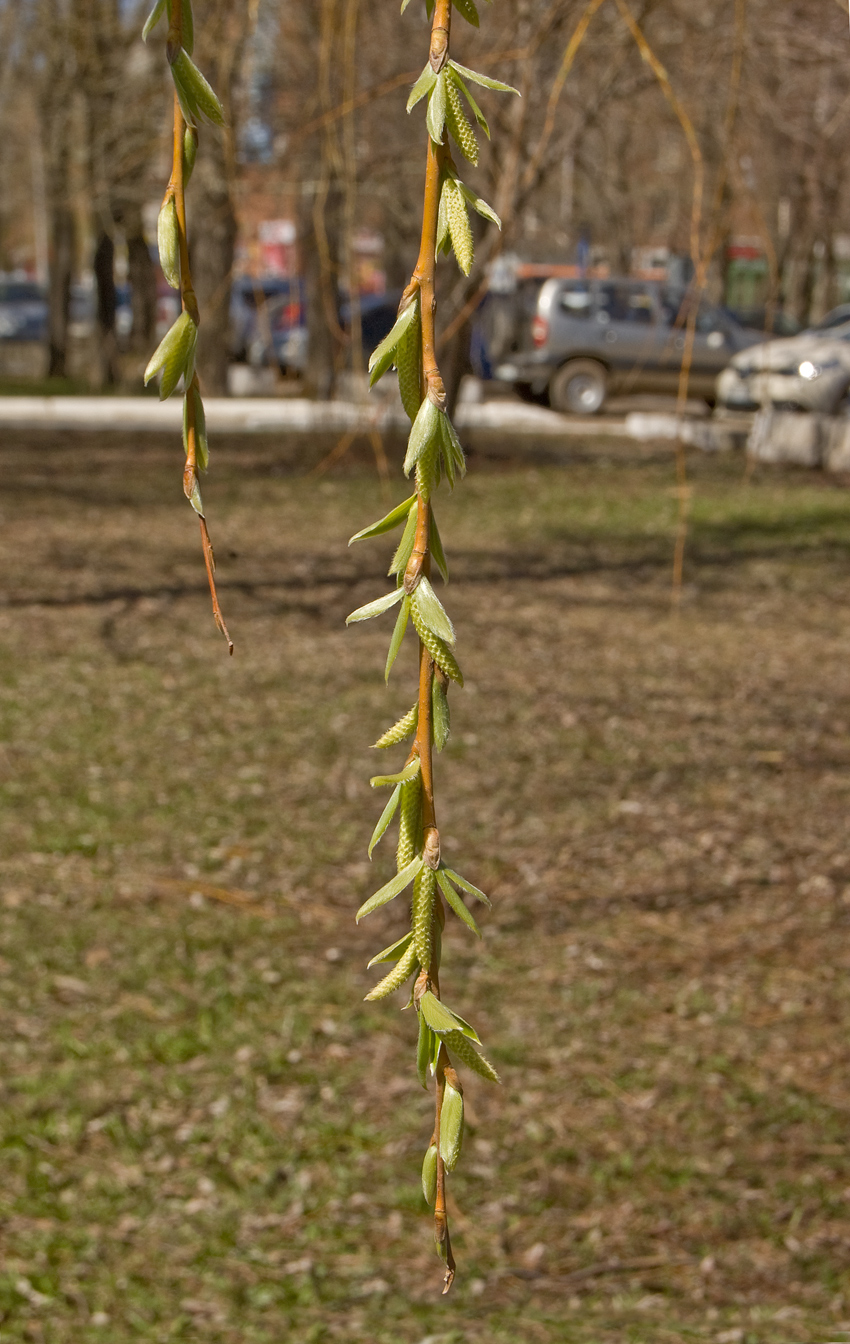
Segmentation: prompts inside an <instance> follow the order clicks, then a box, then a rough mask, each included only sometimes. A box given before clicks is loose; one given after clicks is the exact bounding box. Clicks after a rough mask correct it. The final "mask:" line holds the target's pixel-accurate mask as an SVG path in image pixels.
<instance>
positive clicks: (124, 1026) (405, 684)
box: [0, 437, 850, 1344]
mask: <svg viewBox="0 0 850 1344" xmlns="http://www.w3.org/2000/svg"><path fill="white" fill-rule="evenodd" d="M131 447H132V448H133V455H132V456H131V454H130V452H129V451H128V450H129V449H130V448H131ZM327 447H328V445H319V444H314V443H296V444H293V443H283V444H273V443H269V444H263V443H262V442H258V441H254V442H253V443H242V444H233V445H224V446H217V447H216V448H214V451H215V454H216V455H215V458H214V469H213V473H212V475H211V477H210V479H209V482H208V484H207V485H206V488H205V491H204V495H205V500H206V501H207V503H208V507H209V510H210V524H211V529H212V533H213V540H214V542H215V543H216V545H217V550H218V554H219V558H220V570H219V576H220V579H221V582H222V597H223V601H224V602H225V604H226V615H227V618H228V621H229V624H230V628H231V633H232V634H233V635H234V638H235V639H236V642H237V652H236V657H235V658H234V659H233V660H228V659H227V657H226V654H225V649H224V646H223V643H222V642H221V640H220V637H219V636H218V635H217V633H216V631H215V629H214V628H213V626H212V621H211V619H210V617H209V614H208V610H207V597H206V593H205V586H206V585H205V580H204V575H203V572H202V567H201V561H200V556H199V554H198V551H197V546H196V540H197V538H196V530H195V528H194V527H193V520H192V517H191V514H190V512H189V510H188V509H187V508H186V506H185V505H184V504H183V503H182V501H181V499H180V497H179V479H178V478H179V470H180V454H179V448H178V447H175V446H173V445H168V446H167V447H166V446H164V445H160V444H158V443H155V442H142V443H139V444H133V445H130V444H129V443H127V444H121V443H119V444H118V445H117V446H110V447H106V446H105V445H101V446H97V445H94V446H92V445H87V444H85V443H82V442H80V441H77V440H73V439H70V438H67V437H66V438H63V439H60V440H58V441H50V442H46V441H42V440H39V439H37V438H30V439H28V440H26V441H19V442H16V443H13V444H11V445H8V446H7V448H6V450H5V452H4V453H3V467H2V469H3V478H4V504H3V512H4V515H5V518H4V531H3V535H2V539H0V547H2V563H3V571H4V578H5V589H6V593H7V598H8V601H7V605H6V606H5V607H4V608H2V609H0V644H1V645H2V677H1V678H0V722H2V728H3V731H2V744H3V745H2V755H0V763H2V769H3V774H2V788H3V795H4V807H5V811H4V821H3V841H2V852H0V893H2V895H0V936H2V945H1V946H0V954H2V958H3V960H2V962H0V1034H2V1038H3V1039H4V1040H5V1041H6V1042H7V1047H6V1051H5V1052H4V1063H5V1067H4V1071H3V1090H2V1101H1V1102H0V1105H2V1111H1V1112H0V1113H2V1124H3V1142H4V1146H3V1148H2V1149H0V1153H2V1162H3V1176H2V1182H0V1248H2V1250H1V1251H0V1260H2V1266H1V1267H0V1322H2V1323H0V1340H9V1341H12V1340H25V1339H26V1340H38V1341H41V1340H43V1341H45V1344H48V1342H49V1344H54V1342H55V1344H71V1341H73V1344H80V1342H81V1341H82V1340H85V1341H86V1342H87V1344H88V1341H89V1340H91V1339H97V1338H103V1339H109V1341H110V1342H111V1341H116V1342H118V1341H124V1340H131V1339H133V1340H136V1339H142V1340H145V1341H166V1340H167V1341H171V1340H196V1339H200V1338H203V1339H204V1340H211V1341H223V1342H224V1341H226V1342H227V1344H255V1342H258V1341H269V1342H270V1341H276V1342H277V1341H280V1340H283V1339H287V1340H288V1339H292V1340H299V1341H300V1340H316V1341H318V1340H332V1339H342V1340H346V1341H356V1342H358V1344H359V1341H364V1344H365V1341H367V1340H368V1341H380V1342H381V1344H397V1342H399V1344H401V1342H402V1341H403V1344H419V1341H420V1340H422V1339H423V1338H424V1337H426V1336H436V1337H437V1338H438V1339H439V1340H440V1341H442V1344H451V1342H454V1344H460V1342H461V1341H463V1342H465V1341H481V1342H482V1344H490V1341H499V1342H502V1341H504V1342H505V1344H507V1341H518V1340H522V1341H526V1340H529V1341H536V1340H541V1341H561V1340H567V1341H575V1344H602V1342H603V1341H604V1342H605V1344H608V1342H609V1341H610V1344H614V1342H615V1341H616V1344H621V1342H622V1341H646V1344H650V1342H651V1344H656V1341H659V1342H666V1341H668V1340H669V1341H678V1340H685V1339H699V1340H721V1341H723V1340H725V1341H729V1342H730V1344H731V1341H735V1340H740V1341H749V1342H750V1344H803V1341H814V1340H821V1341H826V1340H838V1339H843V1338H847V1337H848V1335H850V1325H848V1324H847V1323H848V1321H850V1301H848V1300H847V1298H846V1297H845V1293H846V1292H847V1291H848V1284H847V1270H846V1266H847V1253H848V1245H849V1244H850V1234H848V1230H847V1229H848V1222H847V1201H848V1199H850V1164H848V1150H847V1142H846V1134H847V1119H848V1110H850V1087H848V1082H847V1062H848V1053H849V1052H848V1044H847V1041H848V1016H850V1011H849V1010H850V1002H848V989H847V983H848V982H847V976H846V971H847V969H848V967H850V945H849V943H850V847H849V846H848V843H847V839H846V813H847V803H848V791H850V773H848V763H850V704H848V692H849V691H850V687H849V686H848V672H847V669H848V666H850V622H848V617H847V606H846V599H847V581H846V574H847V558H848V551H850V526H848V523H847V521H846V514H847V505H846V502H845V498H844V495H843V493H842V492H841V491H840V490H839V489H837V488H836V487H834V486H832V485H830V484H828V483H826V482H825V481H822V480H820V479H819V478H816V477H803V476H800V475H787V476H779V475H771V476H765V477H763V478H760V479H758V478H757V479H756V480H755V481H754V482H752V483H751V484H750V485H748V486H744V485H742V483H741V469H740V463H737V462H733V461H731V460H725V459H724V460H721V459H715V460H701V461H700V462H699V463H698V464H697V476H698V479H697V505H696V510H695V526H694V543H693V552H692V556H691V562H690V580H691V586H690V588H689V590H688V602H687V604H686V607H685V609H684V611H683V612H682V615H681V616H680V617H679V619H677V620H675V619H672V618H671V617H670V615H669V613H668V604H667V601H668V587H669V558H670V535H671V523H672V519H673V501H672V500H671V498H670V496H669V495H668V494H667V493H665V491H666V488H667V486H668V485H669V468H670V463H669V458H668V457H665V456H664V454H663V453H661V452H659V453H657V454H656V453H655V452H654V450H652V449H649V450H647V451H645V452H643V453H638V452H636V451H635V452H633V453H627V452H624V451H623V450H618V449H615V448H613V447H609V448H604V447H603V448H602V449H598V450H594V451H593V452H588V453H587V454H586V455H579V456H578V457H575V458H574V460H573V461H572V462H571V463H569V464H567V465H565V466H560V467H553V466H548V467H545V466H537V467H534V468H528V467H527V466H525V467H522V466H518V465H516V464H514V465H513V466H511V465H505V464H504V463H503V464H502V465H499V466H492V465H491V466H488V465H487V464H486V463H480V462H479V463H477V464H476V463H474V464H473V470H472V471H471V473H470V477H469V478H468V481H467V482H466V483H465V485H464V487H463V489H462V490H461V491H459V492H458V495H457V498H456V499H454V500H452V501H451V502H449V503H446V504H445V505H444V506H443V508H442V510H441V514H440V517H441V523H442V531H443V535H444V539H445V541H446V545H447V549H448V551H449V558H450V560H451V559H452V558H453V557H454V559H455V564H454V574H453V582H452V585H451V587H450V588H449V590H448V593H447V595H446V598H447V602H448V605H449V609H450V611H451V614H452V616H453V617H454V618H455V621H456V624H457V626H458V629H459V633H460V656H461V661H462V664H463V667H464V671H465V673H466V675H467V679H468V685H467V689H466V691H465V692H464V693H462V694H460V695H456V696H455V697H454V700H453V711H454V728H455V733H454V737H453V740H452V742H451V744H450V746H449V747H448V748H447V750H446V752H445V753H444V755H443V757H441V758H440V762H439V780H438V787H439V808H440V815H441V820H442V827H443V831H444V834H445V835H446V837H447V839H446V848H447V851H448V853H449V855H450V856H451V857H453V858H454V859H456V861H457V863H458V865H460V866H462V869H463V871H465V872H467V873H468V874H469V875H470V877H472V878H473V880H478V881H480V883H481V885H482V886H483V887H484V888H485V889H486V890H488V891H489V892H490V894H491V895H492V896H493V899H494V902H495V908H494V911H493V914H492V915H491V916H487V917H486V919H485V921H484V923H485V941H484V943H483V944H481V945H478V946H473V945H472V943H471V941H470V940H469V938H468V936H467V935H466V934H465V933H464V934H461V933H458V932H456V931H452V932H451V933H450V936H449V938H448V940H447V950H446V953H445V958H444V966H445V971H444V976H445V981H446V986H447V993H450V998H451V1002H452V1003H453V1004H456V1005H457V1007H458V1009H459V1011H461V1012H468V1014H470V1015H473V1016H474V1018H475V1021H476V1024H477V1025H478V1026H479V1028H480V1030H481V1034H482V1039H483V1040H484V1042H485V1047H486V1049H487V1053H488V1055H491V1056H492V1058H493V1059H494V1061H495V1062H496V1063H497V1064H498V1066H499V1067H500V1069H501V1071H502V1073H503V1077H504V1086H503V1087H502V1088H500V1089H495V1088H489V1087H488V1086H487V1085H486V1084H484V1083H483V1082H482V1083H478V1081H477V1080H470V1082H469V1086H468V1089H467V1095H468V1097H469V1100H470V1107H469V1111H470V1118H471V1121H472V1124H471V1127H470V1133H469V1136H468V1140H467V1146H466V1151H465V1155H464V1159H463V1161H462V1163H461V1165H460V1167H459V1169H458V1172H457V1174H456V1177H455V1179H454V1181H453V1186H452V1189H453V1199H454V1227H455V1228H456V1229H457V1242H458V1247H457V1249H458V1259H459V1262H460V1266H461V1274H460V1278H459V1281H458V1285H457V1291H455V1290H453V1293H452V1295H451V1297H450V1299H449V1300H448V1301H447V1302H441V1301H439V1300H438V1298H437V1294H438V1290H439V1282H440V1267H439V1262H438V1261H437V1259H436V1257H433V1256H432V1253H431V1251H430V1248H429V1245H428V1239H429V1235H430V1234H429V1231H428V1223H427V1218H426V1217H425V1216H424V1210H423V1208H422V1206H421V1199H420V1196H419V1194H418V1189H417V1183H418V1166H419V1161H420V1158H421V1151H422V1148H423V1145H424V1142H425V1141H426V1139H427V1127H428V1103H427V1101H426V1099H425V1097H424V1096H423V1095H422V1094H421V1093H420V1092H419V1091H418V1088H417V1084H416V1081H415V1075H414V1070H413V1058H412V1056H413V1030H412V1026H411V1022H410V1020H409V1018H408V1016H407V1015H403V1014H399V1013H398V1012H397V1011H395V1006H394V1005H389V1006H387V1005H384V1006H378V1007H373V1006H368V1005H364V1004H363V1003H362V1002H361V1000H362V996H363V994H364V993H365V992H366V990H367V988H368V986H369V984H370V983H371V979H372V974H371V973H367V972H366V971H365V969H364V966H365V962H366V960H367V959H368V955H369V954H370V952H371V951H372V950H374V949H375V948H376V947H377V946H380V945H382V943H381V939H382V938H383V936H384V934H386V937H385V938H384V941H385V942H389V941H390V939H391V938H392V937H393V936H395V934H394V930H395V928H396V925H397V924H398V923H399V921H400V917H401V916H400V913H399V915H398V916H396V914H395V913H394V911H393V909H392V908H390V909H389V910H388V911H386V912H381V913H380V914H378V915H376V916H374V917H372V919H370V920H368V921H366V923H365V925H364V926H363V927H361V928H359V929H356V928H355V927H354V925H353V912H354V910H355V909H356V907H357V905H358V904H359V903H360V902H361V901H362V900H363V898H364V897H365V896H366V895H368V894H369V891H370V890H371V889H372V887H371V886H370V882H371V883H372V884H373V886H374V885H376V884H377V883H376V878H378V877H380V876H381V875H382V874H383V873H384V872H385V870H386V864H387V862H388V860H384V859H382V858H381V857H379V855H378V854H376V857H375V863H374V865H373V866H372V869H371V870H370V865H369V864H368V863H367V861H366V859H365V843H366V839H367V838H368V834H369V831H370V829H371V826H372V824H373V822H374V818H375V816H376V811H377V809H376V800H375V796H374V794H372V793H371V792H370V790H369V788H368V783H367V780H368V776H369V774H370V773H372V772H373V763H374V753H371V755H370V752H369V750H368V743H369V742H371V741H373V740H374V738H375V737H376V736H377V734H378V733H379V732H380V731H381V729H382V728H383V727H384V726H385V725H386V723H388V722H389V721H390V720H391V719H392V717H393V716H394V715H395V714H396V713H397V712H401V711H403V710H404V709H406V708H407V705H408V703H409V701H410V699H411V694H410V685H411V682H410V680H409V676H408V674H409V672H410V671H411V669H410V667H409V666H408V665H407V664H405V666H404V668H402V669H401V670H400V675H399V676H398V677H394V681H393V684H392V686H391V688H390V690H389V691H385V690H384V688H383V684H382V680H381V669H382V666H383V657H384V651H385V645H386V640H387V638H388V634H389V630H388V629H384V628H380V627H379V625H378V623H377V622H376V623H374V624H373V625H372V626H371V627H367V628H360V629H356V630H349V631H346V630H345V629H344V627H343V624H342V622H343V618H344V616H345V614H346V612H347V611H349V610H351V609H352V608H353V607H354V606H356V605H357V604H358V603H359V602H361V601H365V600H367V599H368V598H369V597H370V596H373V595H374V594H375V592H377V591H380V587H381V580H380V573H381V564H382V561H383V550H387V552H388V551H389V549H390V548H389V546H387V547H384V548H383V550H382V548H381V546H380V545H378V544H376V543H367V544H365V545H363V546H362V547H361V548H355V549H354V550H353V551H348V550H347V549H346V546H345V541H346V538H347V536H348V535H349V533H351V532H353V531H354V530H355V529H356V528H357V527H359V526H361V525H362V524H364V523H366V522H367V521H369V520H370V519H371V518H373V517H376V516H378V514H379V513H380V512H381V505H382V500H381V498H380V491H379V487H378V486H377V484H376V482H375V480H374V478H373V477H372V475H371V474H370V473H369V472H368V471H365V470H353V471H349V472H347V473H344V474H342V475H340V476H338V477H334V478H333V479H330V480H325V481H323V482H322V483H320V484H319V485H318V486H316V483H315V482H310V481H309V480H307V479H305V478H304V476H303V474H299V472H298V471H292V470H291V468H292V464H293V462H301V463H302V464H303V463H305V462H306V461H307V460H311V461H314V460H316V459H317V457H318V456H320V455H321V451H324V450H326V449H327ZM400 493H401V491H400V489H399V491H398V492H397V494H398V495H399V496H400ZM394 497H395V496H394ZM254 907H256V910H255V913H252V909H253V908H254ZM370 926H371V927H370ZM449 987H450V989H449ZM398 1006H400V1005H398Z"/></svg>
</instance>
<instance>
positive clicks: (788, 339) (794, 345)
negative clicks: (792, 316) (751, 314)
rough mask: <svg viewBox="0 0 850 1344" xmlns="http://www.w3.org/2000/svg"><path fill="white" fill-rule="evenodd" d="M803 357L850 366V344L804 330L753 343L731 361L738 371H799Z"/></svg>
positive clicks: (814, 361)
mask: <svg viewBox="0 0 850 1344" xmlns="http://www.w3.org/2000/svg"><path fill="white" fill-rule="evenodd" d="M804 359H810V360H811V361H812V363H813V364H825V363H827V362H829V363H837V364H841V365H844V366H846V367H848V368H850V343H848V342H847V341H842V340H835V339H834V338H830V337H829V336H817V335H814V334H813V333H812V332H810V331H804V332H801V333H800V335H799V336H785V337H783V338H782V339H781V340H778V341H765V342H764V344H762V345H753V346H750V347H749V348H748V349H746V350H742V351H740V353H739V354H737V355H735V357H734V358H733V360H732V361H731V362H732V366H733V368H735V369H737V370H738V372H739V373H782V372H788V373H791V372H793V373H796V372H797V369H798V367H799V365H800V364H801V363H802V361H803V360H804Z"/></svg>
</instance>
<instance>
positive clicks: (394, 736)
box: [372, 704, 419, 747]
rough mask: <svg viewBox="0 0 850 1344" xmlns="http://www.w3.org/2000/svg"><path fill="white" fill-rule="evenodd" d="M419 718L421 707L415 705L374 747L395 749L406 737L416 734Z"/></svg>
mask: <svg viewBox="0 0 850 1344" xmlns="http://www.w3.org/2000/svg"><path fill="white" fill-rule="evenodd" d="M418 718H419V705H418V704H416V705H413V706H411V708H410V709H409V710H408V711H407V713H406V714H403V715H402V717H401V718H400V719H399V720H398V721H397V722H396V723H394V724H393V726H392V728H388V729H387V731H386V732H385V733H383V734H382V735H381V736H380V737H379V738H378V740H377V742H373V743H372V746H373V747H395V746H397V745H398V743H399V742H403V741H404V740H405V738H406V737H410V736H411V734H413V733H415V732H416V723H417V720H418Z"/></svg>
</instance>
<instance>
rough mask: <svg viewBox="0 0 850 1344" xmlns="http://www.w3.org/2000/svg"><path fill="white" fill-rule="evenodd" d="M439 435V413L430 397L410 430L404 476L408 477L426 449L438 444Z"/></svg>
mask: <svg viewBox="0 0 850 1344" xmlns="http://www.w3.org/2000/svg"><path fill="white" fill-rule="evenodd" d="M439 434H440V412H439V410H438V409H437V407H436V406H435V405H434V403H433V401H432V400H431V398H430V397H426V398H425V400H424V401H423V403H422V405H421V406H420V407H419V412H418V414H417V416H416V419H415V420H414V422H413V425H412V427H411V430H410V438H409V439H408V441H407V453H406V455H405V459H404V474H405V476H409V475H410V473H411V471H412V470H413V468H414V467H415V466H416V463H417V462H418V461H419V459H420V457H421V456H422V454H423V453H424V452H425V450H426V448H429V447H431V445H432V444H434V443H436V442H438V439H439Z"/></svg>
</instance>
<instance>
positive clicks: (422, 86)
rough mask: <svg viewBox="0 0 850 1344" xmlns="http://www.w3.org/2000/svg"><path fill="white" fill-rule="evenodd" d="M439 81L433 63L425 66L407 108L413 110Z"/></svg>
mask: <svg viewBox="0 0 850 1344" xmlns="http://www.w3.org/2000/svg"><path fill="white" fill-rule="evenodd" d="M402 12H403V11H402ZM436 82H437V76H436V75H435V74H434V71H433V70H432V69H431V63H430V61H429V63H428V64H427V65H426V66H425V69H424V70H423V71H422V74H421V75H420V76H419V78H418V79H417V81H416V83H415V84H414V86H413V88H412V89H411V90H410V97H409V98H408V100H407V110H408V112H412V111H413V109H414V107H415V106H416V104H417V103H418V102H419V100H420V98H424V97H425V95H426V93H430V92H431V90H432V89H433V87H434V85H435V84H436Z"/></svg>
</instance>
